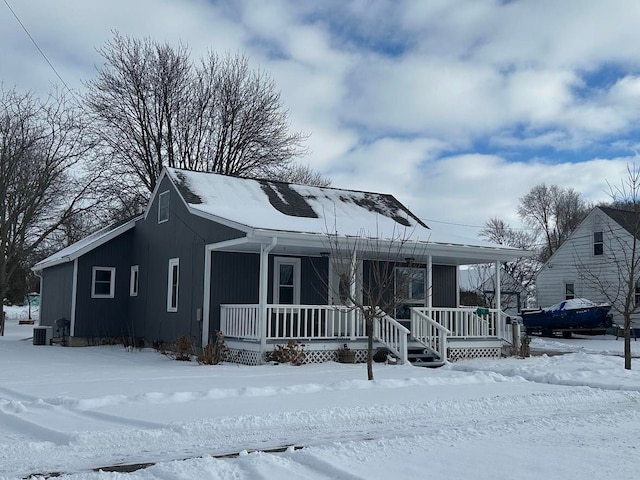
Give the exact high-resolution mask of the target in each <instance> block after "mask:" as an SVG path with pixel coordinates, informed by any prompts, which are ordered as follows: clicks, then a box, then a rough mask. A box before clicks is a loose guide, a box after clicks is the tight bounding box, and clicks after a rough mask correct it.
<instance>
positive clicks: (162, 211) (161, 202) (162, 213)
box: [158, 190, 169, 223]
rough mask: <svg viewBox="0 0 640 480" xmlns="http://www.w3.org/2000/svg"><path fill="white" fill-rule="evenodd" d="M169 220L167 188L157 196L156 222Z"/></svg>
mask: <svg viewBox="0 0 640 480" xmlns="http://www.w3.org/2000/svg"><path fill="white" fill-rule="evenodd" d="M168 220H169V190H167V191H165V192H162V193H161V194H160V195H159V196H158V223H164V222H166V221H168Z"/></svg>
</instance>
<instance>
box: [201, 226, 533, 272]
mask: <svg viewBox="0 0 640 480" xmlns="http://www.w3.org/2000/svg"><path fill="white" fill-rule="evenodd" d="M274 238H277V242H276V244H275V245H274V246H273V247H272V249H271V251H270V253H271V254H274V255H291V256H327V255H330V256H341V257H348V256H350V255H351V253H352V252H354V251H355V253H356V256H357V257H358V258H360V259H367V260H395V261H398V260H399V259H402V260H404V259H406V258H411V261H412V262H414V263H426V262H427V259H428V258H429V257H431V260H432V262H434V263H438V264H444V265H473V264H482V263H493V262H497V261H499V262H506V261H511V260H515V259H516V258H519V257H530V256H532V255H533V252H531V251H527V250H520V249H515V248H509V247H503V246H500V245H486V244H485V245H482V244H479V245H472V244H468V245H466V244H454V243H440V242H435V241H421V240H418V241H407V240H401V239H400V240H384V239H377V238H373V239H369V238H361V237H348V236H346V237H339V236H330V235H318V234H306V233H298V232H283V231H273V230H252V231H251V232H249V233H248V234H247V236H245V237H240V238H237V239H233V240H229V241H226V242H220V243H216V244H211V245H210V248H211V250H217V251H229V252H239V253H259V252H260V247H261V245H266V244H272V243H273V239H274Z"/></svg>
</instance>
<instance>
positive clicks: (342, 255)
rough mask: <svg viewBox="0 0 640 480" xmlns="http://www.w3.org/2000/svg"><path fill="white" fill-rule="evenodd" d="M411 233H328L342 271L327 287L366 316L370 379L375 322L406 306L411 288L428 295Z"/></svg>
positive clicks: (333, 255) (370, 375) (336, 267)
mask: <svg viewBox="0 0 640 480" xmlns="http://www.w3.org/2000/svg"><path fill="white" fill-rule="evenodd" d="M411 233H412V232H410V231H407V230H402V231H401V230H397V231H396V230H394V232H393V235H392V236H391V238H388V239H381V238H379V235H372V234H370V233H368V232H364V231H363V232H361V234H360V235H357V236H355V237H341V236H339V235H337V234H335V233H331V234H328V235H327V244H328V248H329V249H330V261H331V268H332V269H333V271H335V272H339V282H338V285H328V287H329V290H330V291H331V293H332V295H333V296H334V297H335V298H336V299H338V302H337V303H338V304H341V305H345V306H347V307H349V308H351V309H353V310H356V311H357V312H358V313H359V315H361V317H362V318H363V319H364V323H365V328H366V334H367V362H366V363H367V379H368V380H373V379H374V378H373V353H374V352H373V341H374V332H375V323H376V322H380V321H382V320H383V319H385V317H387V316H392V317H393V316H395V315H396V312H397V311H398V310H399V309H401V308H403V307H405V306H406V302H407V300H408V299H409V298H410V296H411V292H410V289H411V288H414V289H420V288H421V289H422V291H423V293H424V294H425V296H426V291H425V289H426V277H425V276H424V274H423V275H422V277H420V279H418V277H417V276H418V272H419V271H422V270H423V269H420V268H418V267H420V265H418V264H414V263H413V262H414V258H415V257H416V255H417V254H418V253H419V252H417V251H416V250H417V248H418V246H417V244H416V243H413V242H411V241H410V238H411ZM356 258H363V259H366V262H367V268H366V269H363V270H365V271H361V270H360V269H359V268H358V266H357V264H356V263H355V262H353V259H356ZM345 262H346V264H345ZM345 267H346V268H345ZM399 267H400V268H399ZM361 280H362V281H361ZM420 285H421V286H420ZM425 298H426V297H425Z"/></svg>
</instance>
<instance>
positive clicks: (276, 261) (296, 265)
mask: <svg viewBox="0 0 640 480" xmlns="http://www.w3.org/2000/svg"><path fill="white" fill-rule="evenodd" d="M280 265H293V304H294V305H300V265H301V262H300V259H299V258H293V257H274V258H273V303H274V304H275V305H278V304H279V303H280Z"/></svg>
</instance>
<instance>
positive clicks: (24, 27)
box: [3, 0, 78, 100]
mask: <svg viewBox="0 0 640 480" xmlns="http://www.w3.org/2000/svg"><path fill="white" fill-rule="evenodd" d="M3 1H4V4H5V5H6V6H7V8H8V9H9V11H10V12H11V13H12V15H13V16H14V17H15V19H16V20H17V22H18V23H19V24H20V26H21V27H22V29H23V30H24V33H26V34H27V36H28V37H29V39H30V40H31V42H32V43H33V45H34V46H35V47H36V49H37V50H38V52H40V55H42V58H44V59H45V61H46V62H47V64H48V65H49V67H51V70H53V73H55V74H56V77H58V79H59V80H60V81H61V82H62V84H63V85H64V86H65V88H66V89H67V91H68V92H69V93H70V94H71V95H73V97H74V98H75V99H76V100H78V99H77V98H76V96H75V94H74V93H73V91H72V90H71V89H70V88H69V85H67V82H65V81H64V79H63V78H62V77H61V76H60V74H59V73H58V71H57V70H56V67H54V66H53V64H52V63H51V62H50V61H49V59H48V58H47V55H46V54H45V53H44V51H42V49H41V48H40V45H38V42H36V39H35V38H33V36H32V35H31V33H29V30H27V27H26V26H25V25H24V23H22V21H21V20H20V18H19V17H18V15H17V14H16V12H15V11H14V10H13V8H11V5H9V2H8V0H3Z"/></svg>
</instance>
